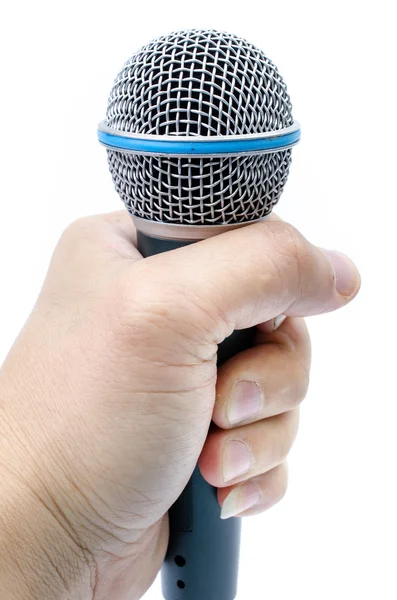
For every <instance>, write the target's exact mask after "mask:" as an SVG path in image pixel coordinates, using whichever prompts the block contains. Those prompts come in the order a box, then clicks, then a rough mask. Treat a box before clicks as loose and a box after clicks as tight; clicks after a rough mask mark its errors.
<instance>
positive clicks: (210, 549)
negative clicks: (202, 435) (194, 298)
mask: <svg viewBox="0 0 397 600" xmlns="http://www.w3.org/2000/svg"><path fill="white" fill-rule="evenodd" d="M184 245H186V242H174V241H172V240H159V239H155V238H151V237H148V236H146V235H144V234H142V233H139V232H138V248H139V250H140V252H141V253H142V255H143V256H152V255H153V254H159V253H161V252H166V251H168V250H173V249H175V248H179V247H181V246H184ZM192 268H194V265H192ZM253 336H254V330H252V329H248V330H245V331H235V332H234V333H233V334H232V335H231V336H230V337H229V338H227V339H226V340H225V341H224V342H223V343H222V344H221V345H220V346H219V348H218V365H220V364H222V363H223V362H225V361H226V360H228V358H230V357H231V356H233V355H234V354H237V352H240V351H241V350H245V349H246V348H250V347H251V346H252V345H253ZM220 512H221V509H220V506H219V503H218V499H217V493H216V488H214V487H212V486H211V485H209V484H208V483H207V482H206V481H205V480H204V479H203V477H202V476H201V473H200V471H199V468H198V467H196V468H195V470H194V473H193V475H192V477H191V479H190V481H189V483H188V484H187V486H186V488H185V489H184V491H183V492H182V494H181V495H180V497H179V498H178V500H177V501H176V502H175V504H174V505H173V506H172V507H171V509H170V511H169V518H170V539H169V545H168V550H167V555H166V558H165V561H164V564H163V567H162V570H161V579H162V590H163V596H164V598H165V600H233V599H234V598H235V597H236V593H237V581H238V562H239V551H240V535H241V520H240V519H238V518H233V517H232V518H231V519H226V520H222V519H221V518H220Z"/></svg>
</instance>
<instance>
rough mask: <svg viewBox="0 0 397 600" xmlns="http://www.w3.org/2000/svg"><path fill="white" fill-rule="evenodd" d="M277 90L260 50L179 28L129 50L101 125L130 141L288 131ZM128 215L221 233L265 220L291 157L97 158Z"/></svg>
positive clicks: (282, 88)
mask: <svg viewBox="0 0 397 600" xmlns="http://www.w3.org/2000/svg"><path fill="white" fill-rule="evenodd" d="M291 111H292V106H291V101H290V97H289V95H288V93H287V88H286V85H285V83H284V81H283V79H282V77H281V76H280V74H279V72H278V70H277V68H276V66H275V65H274V64H273V63H272V62H271V61H270V60H269V59H268V58H267V57H266V55H265V54H264V53H263V52H262V50H260V49H258V48H256V47H255V46H254V45H253V44H251V43H249V42H247V41H246V40H244V39H243V38H240V37H238V36H236V35H233V34H229V33H225V32H220V31H215V30H196V29H193V30H184V31H178V32H173V33H171V34H169V35H166V36H162V37H159V38H157V39H155V40H153V41H151V42H150V43H148V44H147V45H145V46H143V47H142V48H141V49H140V50H138V51H137V52H136V53H135V54H134V55H133V56H132V57H131V58H130V59H129V60H128V61H127V62H126V63H125V65H124V67H123V69H122V70H121V72H120V73H119V75H118V76H117V78H116V80H115V81H114V84H113V88H112V90H111V93H110V96H109V101H108V108H107V113H106V124H107V126H108V127H110V128H112V129H114V130H116V131H117V130H118V131H123V132H128V133H136V134H151V135H158V136H162V135H167V136H175V138H177V136H208V137H209V140H210V136H229V135H247V134H255V133H263V132H271V131H277V130H280V129H284V128H286V127H289V126H290V125H292V124H293V122H294V120H293V117H292V113H291ZM107 154H108V164H109V168H110V171H111V174H112V178H113V181H114V184H115V188H116V190H117V192H118V193H119V195H120V197H121V198H122V200H123V201H124V203H125V205H126V208H127V209H128V210H129V212H131V213H132V214H133V215H136V216H138V217H141V218H144V219H148V220H152V221H162V222H165V223H176V224H185V225H210V224H214V225H223V224H233V223H244V222H247V221H252V220H256V219H259V218H262V217H264V216H266V215H267V214H268V213H270V212H271V210H272V208H273V206H274V204H275V203H276V202H277V201H278V199H279V197H280V195H281V193H282V190H283V188H284V184H285V182H286V179H287V177H288V172H289V167H290V162H291V149H290V148H288V149H284V150H280V151H275V152H269V153H267V154H246V155H239V156H219V157H218V156H215V157H214V156H211V157H210V156H208V157H201V158H199V157H174V156H169V157H167V156H153V155H150V156H147V155H142V154H133V153H129V152H123V151H120V150H112V149H108V150H107Z"/></svg>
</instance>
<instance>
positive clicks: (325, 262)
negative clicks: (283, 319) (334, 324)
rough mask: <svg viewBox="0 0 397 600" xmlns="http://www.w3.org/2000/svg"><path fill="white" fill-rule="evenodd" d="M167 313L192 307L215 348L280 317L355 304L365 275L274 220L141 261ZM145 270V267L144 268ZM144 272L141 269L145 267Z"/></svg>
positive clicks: (192, 316) (195, 321)
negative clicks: (162, 296) (228, 338)
mask: <svg viewBox="0 0 397 600" xmlns="http://www.w3.org/2000/svg"><path fill="white" fill-rule="evenodd" d="M142 263H145V268H149V270H150V271H152V276H153V280H154V281H156V289H157V290H162V292H161V294H164V293H165V294H166V296H167V299H168V302H167V306H168V307H169V310H170V311H172V307H175V308H176V309H177V310H178V309H179V308H180V307H181V306H183V307H185V309H186V308H189V315H190V322H191V327H192V328H193V327H194V328H197V326H198V325H199V324H200V325H201V326H203V327H204V328H205V329H206V330H207V331H209V332H212V334H213V335H215V337H216V340H214V341H216V342H217V343H219V342H221V341H222V340H223V339H224V338H225V337H226V336H227V335H229V334H230V333H231V332H232V331H233V330H234V329H243V328H247V327H251V326H255V325H258V324H259V323H261V322H263V321H268V320H270V319H272V318H274V317H276V316H277V315H279V314H281V313H282V314H285V315H287V316H309V315H314V314H319V313H324V312H329V311H333V310H336V309H338V308H341V307H342V306H344V305H345V304H347V303H348V302H350V301H351V300H352V298H354V296H355V295H356V294H357V292H358V290H359V287H360V276H359V273H358V271H357V268H356V267H355V265H354V264H353V263H352V261H351V260H350V259H349V258H347V257H346V256H344V255H343V254H341V253H339V252H330V251H326V250H322V249H320V248H318V247H316V246H314V245H313V244H311V243H310V242H309V241H308V240H306V239H305V238H304V237H303V236H302V235H301V234H300V233H299V232H298V231H297V230H296V229H295V228H294V227H292V226H291V225H289V224H288V223H285V222H283V221H280V220H277V219H270V220H268V221H264V222H262V223H257V224H253V225H249V226H247V227H243V228H240V229H236V230H234V231H230V232H227V233H224V234H221V235H218V236H216V237H213V238H209V239H207V240H203V241H201V242H198V243H196V244H191V245H189V246H185V247H183V248H179V249H177V250H173V251H171V252H167V253H165V254H162V255H157V256H154V257H151V258H149V259H146V261H142ZM142 263H141V264H142ZM142 266H143V264H142Z"/></svg>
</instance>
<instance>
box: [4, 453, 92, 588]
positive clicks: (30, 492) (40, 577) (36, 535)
mask: <svg viewBox="0 0 397 600" xmlns="http://www.w3.org/2000/svg"><path fill="white" fill-rule="evenodd" d="M0 526H1V538H0V598H6V599H7V600H21V599H22V598H23V599H24V600H36V599H37V600H39V599H40V600H47V599H48V600H50V599H51V600H69V599H71V598H79V599H81V600H92V597H93V589H94V583H95V562H94V560H93V558H92V556H91V554H90V553H89V551H88V550H87V549H85V548H83V547H82V546H80V545H79V543H78V541H77V539H76V538H75V537H74V536H73V535H72V534H71V532H70V531H68V528H67V526H66V524H65V523H63V522H62V516H61V515H60V514H57V513H56V512H55V511H53V510H52V509H51V508H50V506H49V504H48V503H47V502H46V501H44V500H43V499H41V497H40V493H39V492H38V491H37V490H36V489H35V486H34V484H33V482H30V481H29V480H28V478H27V477H25V476H24V477H21V476H20V468H19V467H18V466H16V465H15V461H10V460H8V457H6V456H4V455H3V453H2V455H1V463H0Z"/></svg>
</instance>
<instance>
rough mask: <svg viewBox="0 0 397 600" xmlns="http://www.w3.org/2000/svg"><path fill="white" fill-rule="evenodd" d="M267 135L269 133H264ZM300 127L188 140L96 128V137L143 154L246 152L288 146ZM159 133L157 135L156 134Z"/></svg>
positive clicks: (295, 141) (115, 147)
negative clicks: (260, 135)
mask: <svg viewBox="0 0 397 600" xmlns="http://www.w3.org/2000/svg"><path fill="white" fill-rule="evenodd" d="M268 135H269V134H268ZM300 136H301V132H300V129H297V130H296V131H293V132H291V133H288V134H281V135H277V134H276V132H275V135H274V137H264V138H251V139H249V138H245V139H241V140H229V141H228V140H226V139H225V140H224V141H223V140H219V139H218V140H216V141H215V140H214V141H212V142H211V141H208V142H207V141H199V140H195V138H194V137H192V139H191V141H190V140H186V138H185V140H184V141H177V139H175V142H174V141H169V140H162V139H161V138H160V139H158V140H153V139H150V140H149V139H144V138H142V137H139V138H137V137H136V138H133V137H125V136H121V135H115V134H110V133H106V132H104V131H101V130H99V129H98V139H99V141H100V142H101V144H103V145H104V146H107V147H108V148H113V149H114V150H127V151H130V152H136V153H145V154H165V155H182V156H183V155H194V154H201V155H206V154H208V155H214V154H240V153H249V152H261V151H262V152H271V151H272V150H275V151H280V150H283V149H284V148H289V147H291V146H293V145H295V144H297V143H298V142H299V139H300ZM159 137H160V136H159Z"/></svg>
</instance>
